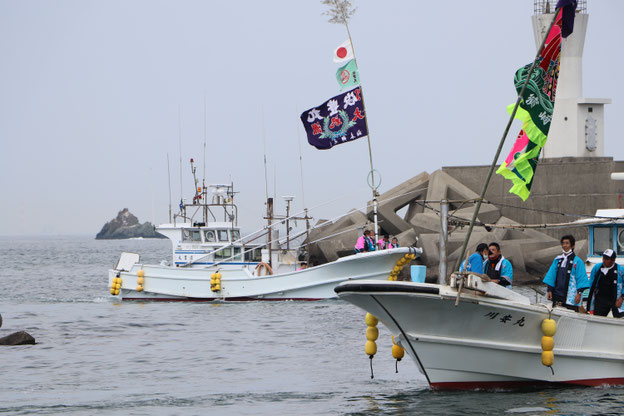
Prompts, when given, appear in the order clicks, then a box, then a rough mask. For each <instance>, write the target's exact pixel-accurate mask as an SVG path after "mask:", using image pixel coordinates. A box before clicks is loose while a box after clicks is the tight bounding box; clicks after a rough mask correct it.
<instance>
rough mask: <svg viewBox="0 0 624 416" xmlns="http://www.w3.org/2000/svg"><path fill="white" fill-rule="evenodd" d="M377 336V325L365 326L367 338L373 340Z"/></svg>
mask: <svg viewBox="0 0 624 416" xmlns="http://www.w3.org/2000/svg"><path fill="white" fill-rule="evenodd" d="M377 338H379V329H377V327H374V326H369V327H368V328H366V339H367V340H369V341H375V340H376V339H377Z"/></svg>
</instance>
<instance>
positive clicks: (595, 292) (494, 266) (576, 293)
mask: <svg viewBox="0 0 624 416" xmlns="http://www.w3.org/2000/svg"><path fill="white" fill-rule="evenodd" d="M560 242H561V248H562V250H563V253H562V254H560V255H558V256H557V257H555V259H554V260H553V262H552V264H551V265H550V268H549V269H548V272H547V273H546V276H545V277H544V280H543V282H544V283H545V284H546V286H547V287H548V291H547V294H546V296H547V299H548V300H551V301H552V305H553V306H562V307H565V308H568V309H571V310H574V311H577V312H578V311H579V308H582V307H583V300H584V297H583V292H586V291H587V290H588V289H589V296H587V297H586V299H587V303H586V306H585V307H584V308H585V311H587V312H588V313H590V314H593V315H598V316H607V315H608V314H609V312H611V313H612V315H613V317H614V318H620V317H622V316H624V308H622V303H623V300H624V266H622V265H620V264H617V263H616V262H615V259H616V253H615V252H614V251H613V250H611V249H607V250H605V251H604V252H603V253H602V263H598V264H596V265H595V266H594V267H593V268H592V270H591V272H590V274H589V278H588V277H587V269H586V268H585V262H584V261H583V260H581V258H580V257H578V256H577V255H576V254H575V253H574V244H575V242H576V240H575V239H574V236H572V235H564V236H563V237H561V240H560ZM460 271H471V272H475V273H481V274H486V275H487V276H489V278H490V279H491V281H492V282H495V283H498V284H500V285H501V286H506V287H508V288H509V289H511V282H512V280H513V268H512V266H511V263H510V262H509V260H507V259H506V258H505V257H503V255H502V253H501V249H500V245H499V244H497V243H490V244H489V245H487V244H483V243H481V244H479V245H478V246H477V249H476V252H475V253H474V254H472V255H471V256H470V257H469V258H468V261H467V264H466V261H464V262H463V263H462V264H461V267H460Z"/></svg>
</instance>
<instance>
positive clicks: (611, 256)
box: [587, 249, 624, 318]
mask: <svg viewBox="0 0 624 416" xmlns="http://www.w3.org/2000/svg"><path fill="white" fill-rule="evenodd" d="M615 257H616V255H615V252H614V251H613V250H611V249H607V250H605V252H604V253H602V264H600V263H599V264H596V265H595V266H594V267H593V268H592V270H591V273H590V275H589V284H590V286H591V289H590V290H589V298H588V299H587V311H588V312H589V313H593V314H594V315H598V316H607V315H608V314H609V311H611V312H612V313H613V317H614V318H621V317H622V315H623V313H622V312H623V311H622V309H621V308H622V301H623V299H624V298H623V297H622V296H623V294H624V287H623V286H624V266H622V265H620V264H615Z"/></svg>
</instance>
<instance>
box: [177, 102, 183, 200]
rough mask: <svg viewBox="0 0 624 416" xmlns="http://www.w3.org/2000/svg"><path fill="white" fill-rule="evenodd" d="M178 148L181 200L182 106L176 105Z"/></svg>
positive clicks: (181, 193)
mask: <svg viewBox="0 0 624 416" xmlns="http://www.w3.org/2000/svg"><path fill="white" fill-rule="evenodd" d="M178 148H179V153H180V202H182V200H183V197H184V193H183V191H182V106H181V105H178Z"/></svg>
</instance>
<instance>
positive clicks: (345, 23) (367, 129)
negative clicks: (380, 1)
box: [335, 1, 379, 244]
mask: <svg viewBox="0 0 624 416" xmlns="http://www.w3.org/2000/svg"><path fill="white" fill-rule="evenodd" d="M335 4H336V6H338V2H337V1H336V2H335ZM340 10H341V13H342V21H343V22H344V25H345V28H346V29H347V35H349V44H350V45H351V50H352V51H353V61H354V62H355V66H356V67H357V68H358V72H359V67H358V63H357V56H356V55H355V47H354V46H353V40H352V39H351V31H350V30H349V24H348V23H347V16H346V15H345V11H344V9H343V8H341V9H340ZM360 95H361V97H362V108H363V109H364V125H365V126H366V140H367V141H368V158H369V161H370V176H371V184H370V187H371V189H372V191H373V221H374V224H375V236H376V237H377V236H378V235H379V234H378V233H379V230H378V225H377V224H378V222H377V197H378V196H379V193H378V192H377V187H378V186H379V185H377V186H375V169H374V168H373V150H372V148H371V141H370V129H369V128H368V114H367V112H366V104H365V103H364V88H362V82H361V81H360ZM375 244H377V242H376V241H375Z"/></svg>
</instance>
